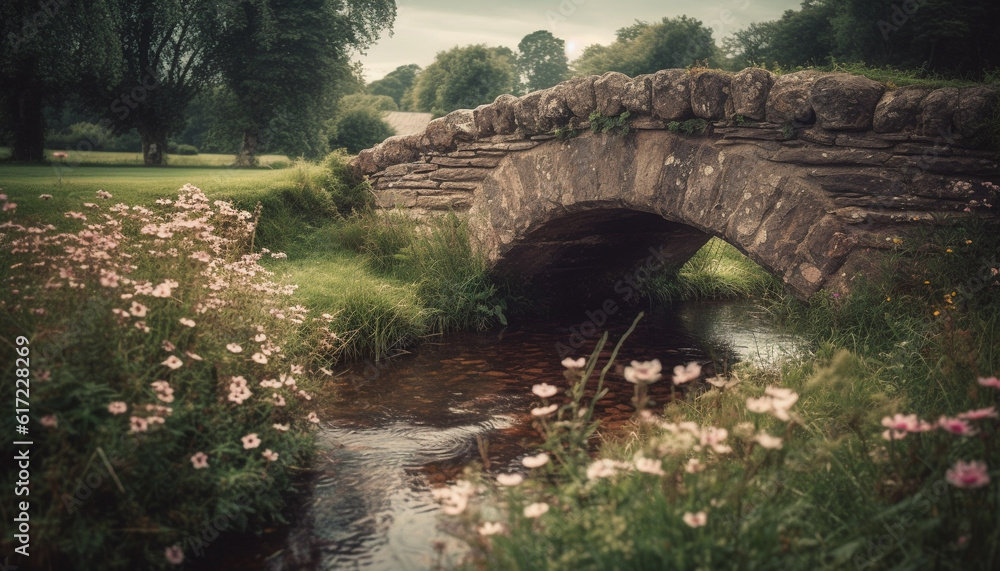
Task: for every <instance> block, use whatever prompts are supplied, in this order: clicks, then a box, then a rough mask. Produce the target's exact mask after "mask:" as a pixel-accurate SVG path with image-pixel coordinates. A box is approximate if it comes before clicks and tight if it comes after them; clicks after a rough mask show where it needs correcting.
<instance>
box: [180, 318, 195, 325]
mask: <svg viewBox="0 0 1000 571" xmlns="http://www.w3.org/2000/svg"><path fill="white" fill-rule="evenodd" d="M180 322H181V325H185V326H187V327H194V326H195V323H194V320H193V319H188V318H187V317H182V318H181V319H180Z"/></svg>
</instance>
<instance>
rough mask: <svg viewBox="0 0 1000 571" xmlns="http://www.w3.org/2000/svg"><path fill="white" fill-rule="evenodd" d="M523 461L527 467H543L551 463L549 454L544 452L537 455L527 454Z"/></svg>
mask: <svg viewBox="0 0 1000 571" xmlns="http://www.w3.org/2000/svg"><path fill="white" fill-rule="evenodd" d="M521 463H522V464H524V467H525V468H541V467H542V466H544V465H546V464H548V463H549V455H548V454H546V453H544V452H542V453H541V454H538V455H537V456H525V457H524V458H523V459H521Z"/></svg>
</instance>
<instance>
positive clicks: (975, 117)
mask: <svg viewBox="0 0 1000 571" xmlns="http://www.w3.org/2000/svg"><path fill="white" fill-rule="evenodd" d="M998 95H1000V89H997V87H996V86H993V85H980V86H978V87H972V88H969V89H963V90H962V91H961V93H959V96H958V108H957V109H955V115H954V116H953V121H954V123H955V129H956V130H957V131H958V132H959V134H961V135H963V136H965V138H966V139H969V140H971V141H973V142H975V143H983V142H985V141H984V139H985V138H986V136H987V134H988V132H989V128H990V127H989V124H988V119H989V118H990V117H991V116H992V115H993V114H994V113H995V112H996V111H995V110H996V106H997V99H998Z"/></svg>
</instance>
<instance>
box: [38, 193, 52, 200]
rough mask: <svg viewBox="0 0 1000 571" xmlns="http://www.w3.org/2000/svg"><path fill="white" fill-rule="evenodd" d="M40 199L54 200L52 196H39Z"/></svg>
mask: <svg viewBox="0 0 1000 571" xmlns="http://www.w3.org/2000/svg"><path fill="white" fill-rule="evenodd" d="M38 198H41V199H42V200H51V199H52V195H51V194H39V195H38Z"/></svg>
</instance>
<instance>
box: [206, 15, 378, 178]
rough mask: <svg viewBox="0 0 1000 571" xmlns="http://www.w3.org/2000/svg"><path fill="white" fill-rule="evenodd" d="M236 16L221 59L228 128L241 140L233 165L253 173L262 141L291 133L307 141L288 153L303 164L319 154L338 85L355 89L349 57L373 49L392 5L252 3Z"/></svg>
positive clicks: (291, 145) (293, 143)
mask: <svg viewBox="0 0 1000 571" xmlns="http://www.w3.org/2000/svg"><path fill="white" fill-rule="evenodd" d="M239 8H240V10H239V11H238V13H237V16H238V18H239V19H238V21H239V22H240V23H241V25H239V26H234V27H233V30H232V33H230V34H228V35H227V37H226V41H225V42H224V44H225V48H224V49H223V56H222V57H221V58H220V60H221V62H222V64H221V75H222V78H223V81H224V83H225V85H226V87H227V89H228V91H229V92H230V94H231V98H232V101H234V102H235V105H234V106H232V107H230V111H231V113H230V114H229V115H228V118H227V122H228V123H229V124H230V126H231V127H232V126H236V127H237V128H238V129H239V130H240V131H241V132H242V145H241V147H240V150H239V153H238V154H237V159H236V164H237V165H241V166H250V165H253V164H254V163H255V161H256V156H257V154H258V150H259V146H260V144H261V138H262V136H265V137H266V138H268V139H270V138H271V137H272V136H274V135H284V134H286V133H285V131H287V128H288V127H290V126H291V125H296V126H297V127H298V128H297V129H296V130H297V132H299V133H303V134H306V135H307V137H306V138H301V137H300V138H299V139H297V140H295V141H288V142H287V143H292V144H287V145H286V146H289V147H297V149H296V150H298V151H300V152H301V154H304V155H306V156H317V155H320V154H323V152H324V151H325V146H326V141H325V138H323V137H321V136H320V133H321V131H322V128H321V124H322V115H323V113H324V109H325V108H326V107H328V106H329V105H330V101H331V100H332V99H334V98H335V96H336V95H337V93H336V91H337V85H338V84H340V83H345V82H347V83H350V82H352V81H353V75H354V72H355V69H354V68H353V67H352V66H351V64H350V61H349V57H348V56H349V50H351V49H363V48H365V47H367V46H369V45H371V43H372V42H374V41H375V40H376V39H378V36H379V34H380V33H381V32H382V31H383V30H385V29H388V28H391V26H392V23H393V21H394V20H395V17H396V4H395V2H394V1H393V0H263V2H261V1H260V0H256V1H246V2H242V3H241V4H240V5H239ZM276 121H279V123H280V124H278V125H276V123H275V122H276ZM303 126H304V127H306V129H305V130H304V131H303V130H302V129H301V127H303ZM310 126H311V127H310Z"/></svg>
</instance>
